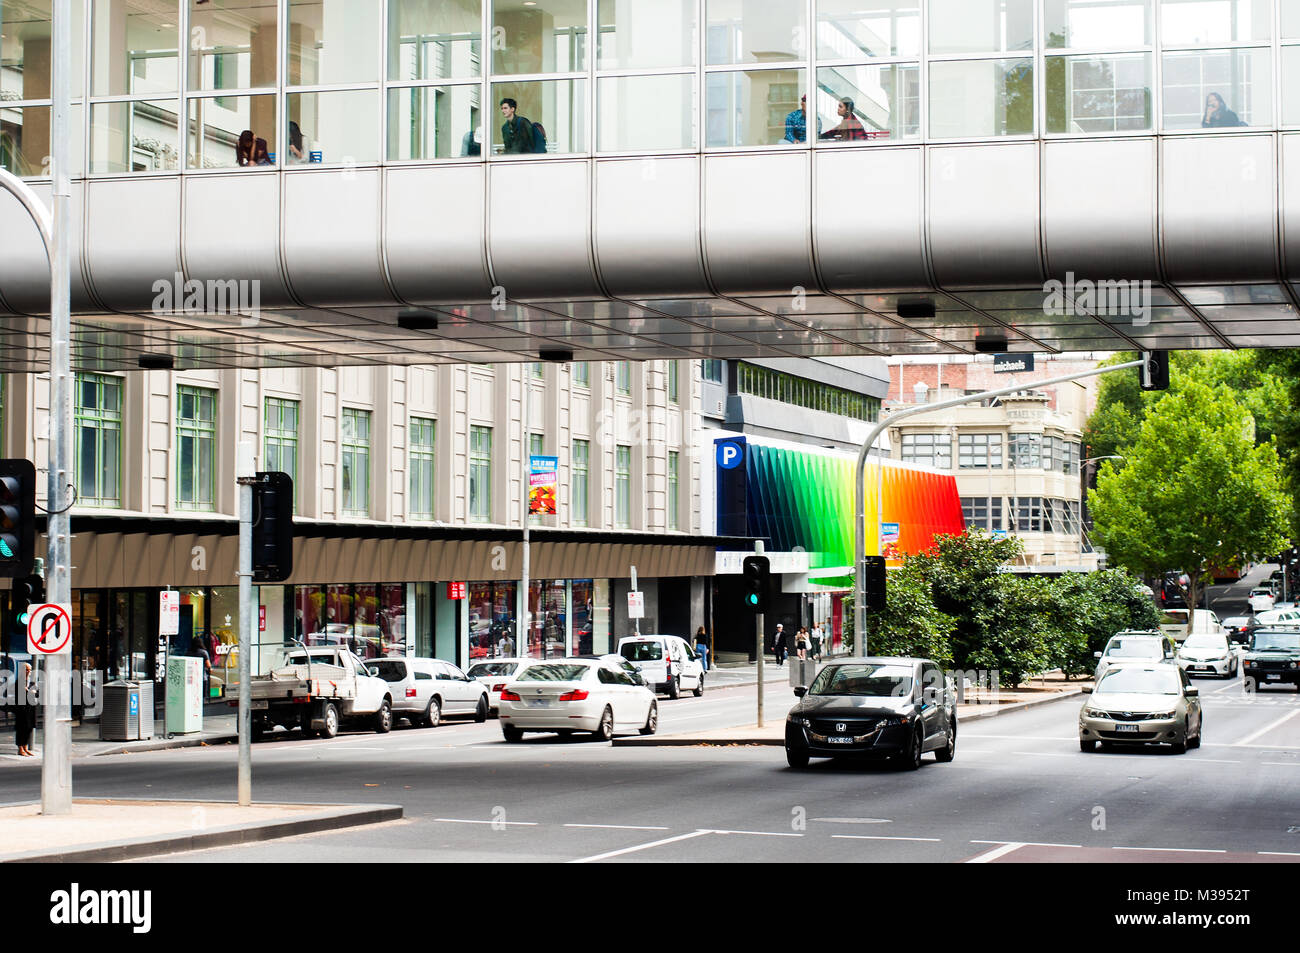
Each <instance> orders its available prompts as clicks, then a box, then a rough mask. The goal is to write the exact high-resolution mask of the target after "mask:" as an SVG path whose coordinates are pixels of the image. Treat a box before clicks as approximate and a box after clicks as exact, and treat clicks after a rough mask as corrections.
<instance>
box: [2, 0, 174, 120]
mask: <svg viewBox="0 0 1300 953" xmlns="http://www.w3.org/2000/svg"><path fill="white" fill-rule="evenodd" d="M73 5H74V6H75V4H73ZM6 6H8V4H6ZM90 6H91V10H92V14H91V16H92V19H91V24H92V36H91V51H90V71H91V83H90V87H91V88H90V92H91V95H92V96H140V97H149V96H157V95H159V94H162V93H175V92H176V91H177V90H178V89H179V87H180V66H179V64H180V59H179V56H178V54H177V50H178V49H179V47H178V42H179V37H180V33H179V27H178V26H177V24H178V23H180V9H179V7H178V6H177V5H176V4H175V3H157V2H154V0H95V2H94V3H92V4H91V5H90ZM173 111H174V109H173Z"/></svg>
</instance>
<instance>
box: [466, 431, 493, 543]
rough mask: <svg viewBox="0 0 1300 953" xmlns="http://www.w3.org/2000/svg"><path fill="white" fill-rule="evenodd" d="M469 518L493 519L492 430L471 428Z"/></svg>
mask: <svg viewBox="0 0 1300 953" xmlns="http://www.w3.org/2000/svg"><path fill="white" fill-rule="evenodd" d="M469 518H470V520H472V521H473V522H475V523H486V522H488V521H489V520H491V519H492V428H491V427H470V428H469Z"/></svg>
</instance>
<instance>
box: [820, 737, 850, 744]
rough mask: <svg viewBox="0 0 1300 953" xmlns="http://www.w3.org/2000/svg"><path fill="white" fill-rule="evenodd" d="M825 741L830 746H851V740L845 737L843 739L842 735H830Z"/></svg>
mask: <svg viewBox="0 0 1300 953" xmlns="http://www.w3.org/2000/svg"><path fill="white" fill-rule="evenodd" d="M826 740H827V741H828V742H830V743H831V744H833V745H851V744H853V739H852V738H846V737H844V736H843V735H831V736H830V737H829V738H827V739H826Z"/></svg>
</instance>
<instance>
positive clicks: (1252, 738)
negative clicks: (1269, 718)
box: [1237, 708, 1300, 745]
mask: <svg viewBox="0 0 1300 953" xmlns="http://www.w3.org/2000/svg"><path fill="white" fill-rule="evenodd" d="M1296 715H1300V708H1297V709H1295V710H1294V711H1290V712H1287V713H1286V714H1285V715H1283V716H1282V717H1281V718H1279V719H1278V720H1277V721H1274V722H1270V723H1269V724H1267V725H1265V726H1264V727H1263V728H1261V729H1259V731H1256V732H1254V733H1252V734H1249V735H1247V736H1246V737H1245V738H1242V739H1241V740H1240V741H1238V742H1237V744H1239V745H1248V744H1250V743H1251V742H1252V741H1255V740H1256V739H1257V738H1262V737H1264V735H1266V734H1268V733H1269V732H1270V731H1272V730H1273V729H1274V728H1278V727H1281V726H1282V725H1284V724H1285V723H1286V722H1288V721H1290V720H1291V719H1292V718H1294V717H1295V716H1296Z"/></svg>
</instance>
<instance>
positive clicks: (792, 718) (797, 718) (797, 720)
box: [788, 715, 812, 728]
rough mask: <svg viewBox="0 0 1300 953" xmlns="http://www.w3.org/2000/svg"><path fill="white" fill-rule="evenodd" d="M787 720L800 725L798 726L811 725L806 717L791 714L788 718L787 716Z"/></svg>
mask: <svg viewBox="0 0 1300 953" xmlns="http://www.w3.org/2000/svg"><path fill="white" fill-rule="evenodd" d="M788 720H789V721H792V722H793V723H794V724H796V725H800V726H802V727H804V728H811V727H812V722H811V721H809V720H808V719H807V718H803V717H801V716H796V715H791V716H790V718H789V719H788Z"/></svg>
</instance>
